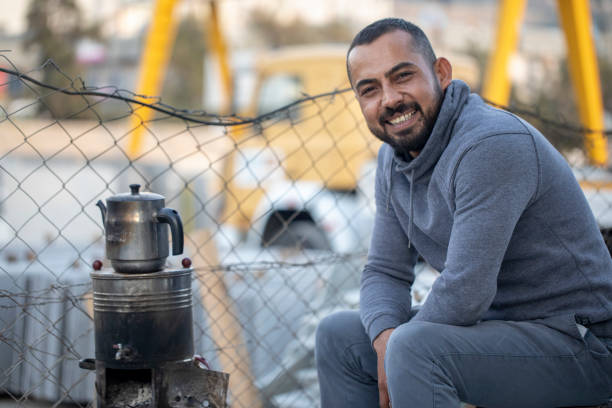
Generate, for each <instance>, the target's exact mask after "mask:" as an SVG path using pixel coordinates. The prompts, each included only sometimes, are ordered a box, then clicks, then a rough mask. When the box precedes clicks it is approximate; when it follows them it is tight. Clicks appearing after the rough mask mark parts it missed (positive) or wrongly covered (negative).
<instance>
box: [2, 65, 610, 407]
mask: <svg viewBox="0 0 612 408" xmlns="http://www.w3.org/2000/svg"><path fill="white" fill-rule="evenodd" d="M2 58H3V59H4V60H3V61H2V62H0V66H3V67H4V68H2V69H1V70H2V71H3V72H4V73H6V74H7V75H6V76H5V78H6V79H5V82H3V83H0V88H2V87H6V88H8V87H15V86H16V85H19V87H21V89H22V95H23V96H22V97H21V98H19V99H15V100H10V101H9V100H4V101H0V135H1V137H0V367H1V368H2V372H1V374H0V393H2V394H4V395H5V399H7V400H9V401H15V403H17V404H18V405H28V404H30V403H32V402H35V401H42V402H44V403H47V404H48V405H53V406H57V405H60V404H78V405H81V406H87V405H91V404H92V401H93V395H94V374H93V373H92V372H91V371H86V370H81V369H79V368H78V361H79V360H80V359H82V358H87V357H93V356H94V341H93V320H92V316H93V303H92V288H91V279H90V276H89V273H90V272H91V271H92V268H91V265H92V262H93V261H94V260H96V259H99V260H103V263H104V265H105V266H109V265H110V263H109V261H108V260H106V259H104V257H105V253H104V237H103V234H104V230H103V224H102V218H101V216H100V213H99V210H98V209H97V208H96V206H95V203H96V202H97V201H98V200H99V199H104V198H107V197H109V196H112V195H115V194H118V193H121V192H125V191H127V190H128V185H129V184H133V183H138V184H141V185H142V186H143V190H146V191H153V192H156V193H159V194H162V195H164V196H165V198H166V206H167V207H170V208H174V209H176V210H177V211H178V212H179V213H180V215H181V217H182V219H183V223H184V226H185V244H186V249H185V255H186V256H189V257H190V258H191V259H192V261H193V266H194V274H193V277H194V279H193V286H192V289H193V305H194V306H193V315H194V340H195V351H196V353H198V354H201V355H202V356H204V357H205V358H206V359H207V360H208V361H209V362H210V363H211V365H212V367H213V368H215V369H217V370H221V371H225V372H228V373H230V376H231V377H230V405H231V406H233V407H306V406H308V407H311V406H318V386H317V381H316V370H315V368H314V360H313V350H314V334H315V328H316V326H317V324H318V322H319V321H320V319H321V318H323V317H324V316H326V315H327V314H329V313H331V312H332V311H334V310H338V309H346V308H356V307H357V306H358V302H359V295H358V285H359V275H360V270H361V267H362V266H363V264H364V262H365V257H366V253H367V247H368V243H369V232H370V228H371V224H372V220H373V215H374V210H375V208H374V204H373V178H374V171H375V164H374V161H375V157H376V152H377V150H378V146H379V143H378V142H377V141H376V140H375V139H374V138H373V137H372V136H371V135H370V133H369V131H368V130H367V127H366V126H365V124H364V122H363V119H362V117H361V115H360V113H359V110H358V106H357V105H356V103H355V101H354V100H353V96H352V94H351V93H350V92H347V91H346V90H331V91H330V92H329V93H327V94H324V95H318V96H312V97H311V96H307V97H304V98H303V99H301V100H299V101H296V102H294V103H292V104H290V105H287V106H285V107H283V108H281V109H277V110H275V111H273V112H268V113H266V114H264V115H262V116H259V117H257V118H242V117H238V116H218V115H210V114H207V113H206V112H198V111H189V110H179V109H175V108H173V107H171V106H167V105H164V104H163V103H162V102H161V101H159V100H155V99H145V98H144V97H142V96H140V95H135V94H133V93H131V92H128V91H125V90H120V89H114V88H87V87H85V85H84V84H83V83H82V82H81V81H79V80H74V79H72V78H69V77H68V76H66V75H64V74H63V73H62V72H61V70H60V69H59V68H58V67H57V66H55V65H54V64H53V63H52V62H49V63H47V64H44V65H43V66H42V67H40V68H38V69H35V70H32V71H30V72H19V71H18V70H17V69H16V68H15V67H14V66H12V64H11V62H10V60H8V59H6V57H5V56H3V57H2ZM49 70H51V71H53V72H54V73H55V74H57V75H55V77H56V78H60V80H58V83H54V84H48V83H42V82H40V81H39V80H38V79H37V78H41V77H43V74H44V73H45V72H46V71H49ZM58 106H60V107H61V108H62V109H61V112H64V113H62V114H58V113H57V112H56V111H57V109H56V108H57V107H58ZM143 109H154V110H155V112H156V115H155V117H154V118H153V119H151V120H146V121H143V120H141V116H140V113H141V112H142V110H143ZM509 110H514V111H517V112H519V113H520V114H522V115H523V116H526V117H527V119H533V120H535V121H536V122H537V124H538V126H539V127H540V128H541V130H542V131H543V133H544V134H545V135H546V136H548V137H549V138H550V139H551V140H553V141H555V144H556V145H557V146H558V147H559V148H560V149H561V150H562V152H563V153H564V154H565V155H566V157H567V159H568V161H569V162H570V164H571V165H572V166H573V167H574V169H575V172H576V176H577V178H578V179H579V180H580V182H581V183H582V186H583V188H584V190H585V194H586V195H587V197H588V199H589V202H590V203H591V206H592V208H593V211H594V213H595V215H596V217H597V219H598V222H599V223H600V226H601V227H602V229H603V230H604V232H605V231H608V230H609V227H611V226H612V209H611V205H612V196H610V194H609V187H610V185H609V183H610V180H611V179H612V177H611V174H610V172H609V171H608V170H607V169H603V168H595V167H590V166H588V161H587V160H586V159H585V154H584V151H583V149H582V148H580V146H582V142H581V141H582V138H583V135H584V133H585V129H583V128H581V127H580V126H576V125H573V124H569V123H567V122H564V121H561V120H558V118H555V119H554V120H550V119H546V118H544V117H542V115H541V114H539V113H538V112H537V111H533V110H520V111H519V110H518V109H512V108H510V109H509ZM65 112H70V113H69V114H65ZM139 132H140V135H141V137H142V145H141V146H140V147H139V149H137V151H133V149H132V147H131V146H130V142H131V141H132V140H133V138H134V135H135V134H138V133H139ZM609 134H610V132H609V131H606V132H605V135H606V136H607V135H609ZM608 235H609V234H608ZM181 258H182V256H174V257H170V258H169V260H168V264H169V265H171V266H177V267H178V266H179V265H180V262H181ZM435 276H436V272H435V271H432V270H431V269H430V268H429V267H428V266H427V265H424V264H421V265H419V269H418V273H417V281H416V282H415V285H414V289H413V297H414V302H415V303H417V304H418V303H421V302H422V301H423V300H424V299H425V296H426V294H427V289H428V287H429V286H430V285H431V282H432V280H433V279H435Z"/></svg>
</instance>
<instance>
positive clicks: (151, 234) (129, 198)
mask: <svg viewBox="0 0 612 408" xmlns="http://www.w3.org/2000/svg"><path fill="white" fill-rule="evenodd" d="M139 189H140V185H139V184H131V185H130V190H131V191H130V193H124V194H118V195H115V196H112V197H109V198H107V199H106V205H104V203H103V202H102V200H99V201H98V202H97V203H96V205H97V206H98V207H100V211H101V212H102V222H103V224H104V231H105V236H106V257H107V258H108V259H109V260H110V261H111V265H112V267H113V268H114V269H115V271H117V272H121V273H147V272H156V271H159V270H161V269H163V267H164V264H165V262H166V258H167V257H168V228H166V225H164V224H168V225H169V226H170V232H171V234H172V255H179V254H182V253H183V223H182V222H181V217H180V216H179V215H178V213H177V212H176V211H175V210H173V209H170V208H164V196H162V195H159V194H154V193H140V192H139Z"/></svg>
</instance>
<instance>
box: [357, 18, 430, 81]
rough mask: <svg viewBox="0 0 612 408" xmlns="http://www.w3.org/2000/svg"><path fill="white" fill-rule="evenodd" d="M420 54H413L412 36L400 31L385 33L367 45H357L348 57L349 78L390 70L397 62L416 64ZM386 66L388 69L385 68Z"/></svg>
mask: <svg viewBox="0 0 612 408" xmlns="http://www.w3.org/2000/svg"><path fill="white" fill-rule="evenodd" d="M420 57H421V56H420V54H419V53H418V52H415V50H414V46H413V41H412V36H411V35H410V34H409V33H407V32H405V31H401V30H395V31H391V32H388V33H385V34H383V35H381V36H380V37H378V38H377V39H376V40H374V41H372V42H371V43H369V44H362V45H357V46H355V48H353V49H352V50H351V52H350V53H349V55H348V60H347V61H348V68H349V70H350V71H351V77H353V80H355V79H356V78H355V75H357V74H359V75H360V76H361V74H365V75H368V73H369V72H370V71H379V70H385V69H390V68H391V67H393V66H394V65H395V64H397V63H398V62H411V63H415V64H416V63H417V62H418V60H420ZM387 65H388V67H387Z"/></svg>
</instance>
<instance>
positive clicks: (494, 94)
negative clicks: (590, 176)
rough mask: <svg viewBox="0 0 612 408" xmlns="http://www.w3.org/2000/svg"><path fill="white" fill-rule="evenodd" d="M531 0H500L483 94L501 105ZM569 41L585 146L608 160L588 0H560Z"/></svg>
mask: <svg viewBox="0 0 612 408" xmlns="http://www.w3.org/2000/svg"><path fill="white" fill-rule="evenodd" d="M526 3H527V0H500V7H499V10H498V26H497V39H496V42H495V48H494V50H493V52H492V53H491V57H490V60H489V64H488V69H487V73H486V76H485V81H484V90H483V96H484V97H485V98H486V99H488V100H489V101H491V102H493V103H495V104H498V105H507V104H508V100H509V98H510V87H511V84H510V79H509V75H508V64H509V61H510V58H511V56H512V53H513V52H514V51H515V49H516V45H517V42H518V37H519V30H520V26H521V21H522V18H523V15H524V12H525V5H526ZM557 6H558V8H559V14H560V17H561V26H562V28H563V32H564V34H565V41H566V44H567V53H568V58H567V60H568V63H569V69H570V75H571V78H572V82H573V85H574V92H575V94H576V98H577V102H578V103H577V104H578V111H579V114H580V121H581V122H582V125H583V126H584V128H585V129H587V130H586V131H585V135H584V136H585V147H586V150H587V154H588V156H589V159H590V161H591V163H592V164H594V165H596V166H604V165H606V164H607V162H608V147H607V140H606V138H605V135H604V134H603V129H604V119H603V102H602V95H601V85H600V79H599V70H598V66H597V57H596V53H595V47H594V45H593V37H592V35H591V12H590V7H589V2H588V1H587V0H557Z"/></svg>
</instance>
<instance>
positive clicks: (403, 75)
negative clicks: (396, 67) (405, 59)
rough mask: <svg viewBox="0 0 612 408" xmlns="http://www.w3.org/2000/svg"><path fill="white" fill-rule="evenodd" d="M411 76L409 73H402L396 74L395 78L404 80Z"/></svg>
mask: <svg viewBox="0 0 612 408" xmlns="http://www.w3.org/2000/svg"><path fill="white" fill-rule="evenodd" d="M411 76H412V72H409V71H403V72H400V73H398V74H397V78H398V79H406V78H409V77H411Z"/></svg>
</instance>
